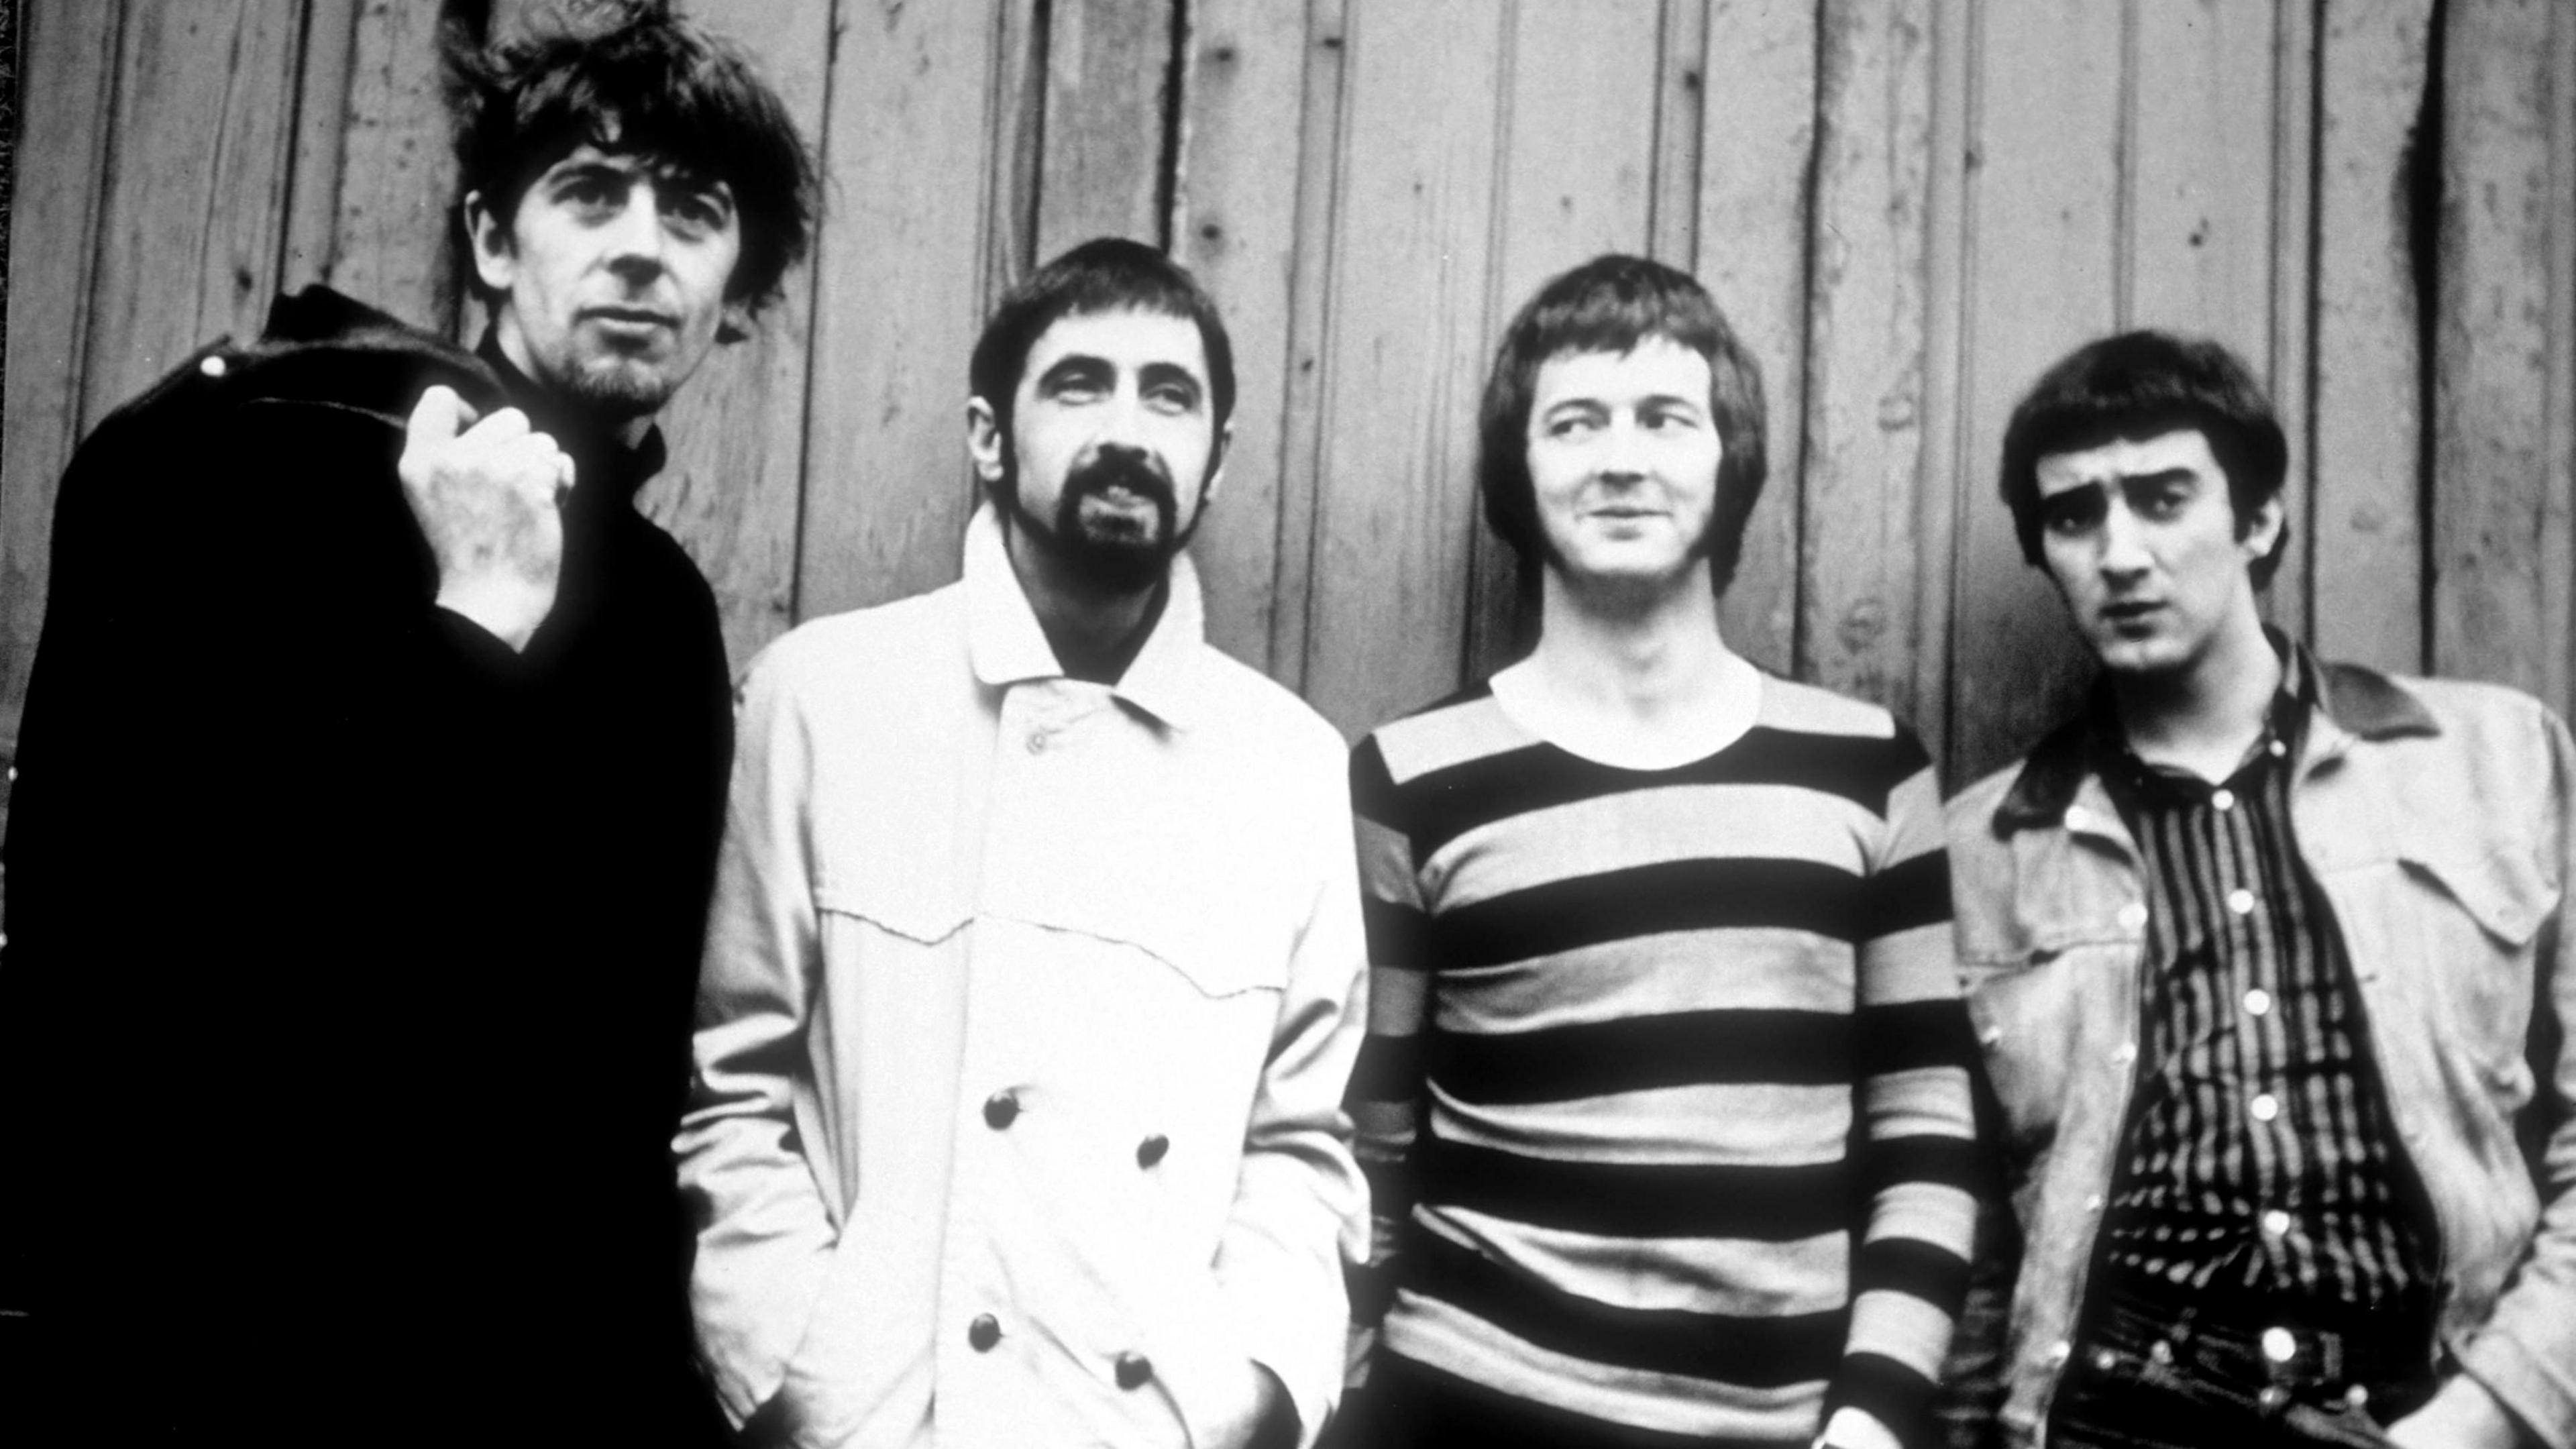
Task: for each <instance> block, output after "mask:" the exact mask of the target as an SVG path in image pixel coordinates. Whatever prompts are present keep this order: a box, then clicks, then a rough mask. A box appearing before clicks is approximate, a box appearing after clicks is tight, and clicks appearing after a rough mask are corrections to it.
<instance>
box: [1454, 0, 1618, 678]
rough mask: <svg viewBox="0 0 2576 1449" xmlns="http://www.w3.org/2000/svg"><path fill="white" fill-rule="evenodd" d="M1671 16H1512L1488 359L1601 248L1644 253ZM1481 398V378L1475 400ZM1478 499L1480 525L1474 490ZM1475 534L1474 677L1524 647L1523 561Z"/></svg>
mask: <svg viewBox="0 0 2576 1449" xmlns="http://www.w3.org/2000/svg"><path fill="white" fill-rule="evenodd" d="M1662 11H1663V7H1662V5H1661V4H1660V0H1618V3H1615V4H1592V5H1584V6H1553V5H1524V6H1521V7H1519V8H1518V10H1517V12H1516V13H1515V16H1514V24H1513V30H1512V34H1511V37H1510V52H1511V54H1510V60H1509V62H1508V65H1509V76H1508V79H1507V80H1506V82H1505V86H1506V89H1505V93H1504V94H1505V100H1504V105H1505V108H1506V118H1505V120H1504V123H1503V126H1504V129H1503V134H1502V136H1501V138H1500V147H1499V153H1498V155H1497V156H1496V162H1497V165H1498V166H1499V168H1500V170H1501V176H1502V189H1501V192H1500V194H1499V195H1498V196H1497V197H1496V206H1495V220H1494V236H1493V242H1492V246H1493V252H1494V259H1495V274H1494V280H1493V293H1492V300H1491V303H1490V307H1489V310H1488V313H1487V321H1486V326H1485V336H1486V338H1487V343H1486V347H1485V352H1484V355H1485V356H1486V357H1487V358H1489V359H1490V358H1491V357H1492V355H1493V344H1494V342H1495V341H1497V340H1499V339H1500V338H1501V336H1502V332H1503V328H1504V327H1505V326H1506V325H1507V324H1509V322H1510V321H1511V318H1512V315H1513V313H1515V312H1517V311H1518V310H1519V309H1520V307H1521V305H1522V304H1523V303H1524V302H1527V301H1528V300H1529V298H1530V295H1531V294H1532V293H1534V292H1536V291H1537V290H1538V289H1539V287H1540V286H1541V285H1543V284H1544V283H1545V282H1546V281H1547V279H1548V278H1550V277H1552V276H1554V275H1556V274H1557V273H1559V272H1562V271H1564V270H1565V269H1566V268H1568V267H1571V266H1573V265H1575V264H1576V263H1578V262H1582V261H1584V260H1586V259H1587V258H1590V257H1594V256H1598V255H1600V254H1601V253H1603V252H1629V253H1642V252H1645V251H1646V250H1648V248H1649V246H1650V245H1651V241H1650V237H1651V230H1650V229H1651V223H1652V212H1653V205H1654V176H1655V162H1656V150H1655V123H1656V119H1657V115H1658V113H1659V111H1660V110H1661V108H1662V99H1663V98H1662V86H1661V84H1660V78H1661V76H1662V73H1663V66H1662V34H1663V13H1662ZM1482 393H1483V377H1482V375H1481V374H1480V376H1479V377H1478V379H1477V386H1476V393H1475V396H1476V397H1478V398H1481V396H1482ZM1474 405H1475V404H1474V402H1473V401H1472V400H1471V402H1470V411H1471V413H1472V411H1473V408H1474ZM1472 426H1473V421H1472V417H1471V419H1470V427H1471V428H1472ZM1471 466H1472V465H1471ZM1470 504H1471V507H1470V512H1471V514H1472V515H1473V517H1474V519H1475V520H1481V518H1482V516H1483V508H1482V503H1481V500H1480V499H1479V498H1477V497H1476V495H1474V494H1473V492H1472V490H1471V493H1470ZM1469 526H1470V539H1471V547H1470V549H1469V553H1468V588H1469V593H1470V597H1471V599H1472V603H1471V605H1470V607H1469V610H1468V614H1467V638H1466V652H1465V655H1464V664H1463V667H1464V672H1465V673H1466V674H1467V675H1468V676H1470V677H1476V676H1481V675H1484V674H1488V673H1491V672H1492V671H1493V670H1495V669H1497V668H1499V667H1501V666H1502V665H1504V664H1506V663H1508V662H1510V660H1511V658H1512V656H1513V654H1514V652H1515V650H1514V647H1513V646H1514V636H1515V634H1516V633H1517V632H1519V631H1518V629H1516V623H1517V622H1521V621H1516V620H1515V618H1514V615H1515V614H1516V613H1517V607H1516V606H1517V604H1518V602H1519V599H1520V588H1521V585H1520V574H1521V559H1520V557H1519V556H1518V555H1517V554H1515V553H1514V552H1513V550H1512V548H1511V546H1510V545H1508V544H1506V543H1504V542H1503V541H1502V540H1501V539H1499V538H1496V537H1495V536H1494V534H1493V531H1492V530H1490V529H1488V528H1486V527H1484V526H1483V524H1482V523H1481V521H1475V522H1472V523H1471V524H1470V525H1469ZM1535 622H1536V621H1535V620H1531V621H1526V623H1525V624H1524V627H1526V626H1530V625H1534V624H1535Z"/></svg>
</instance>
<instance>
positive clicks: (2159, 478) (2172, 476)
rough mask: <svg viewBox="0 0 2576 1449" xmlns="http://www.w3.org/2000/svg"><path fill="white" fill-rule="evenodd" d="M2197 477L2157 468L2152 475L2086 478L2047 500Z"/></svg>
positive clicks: (2188, 471)
mask: <svg viewBox="0 0 2576 1449" xmlns="http://www.w3.org/2000/svg"><path fill="white" fill-rule="evenodd" d="M2197 476H2198V475H2197V474H2195V473H2194V472H2193V471H2192V470H2191V469H2189V468H2159V469H2157V470H2156V471H2155V472H2153V473H2114V474H2112V475H2111V476H2110V477H2108V478H2087V479H2085V480H2084V481H2083V482H2081V483H2077V484H2075V485H2073V486H2072V487H2067V488H2060V489H2058V490H2057V491H2056V492H2054V493H2051V494H2048V495H2047V496H2048V497H2049V498H2052V499H2055V498H2072V497H2075V496H2076V495H2077V494H2080V493H2098V492H2100V491H2102V490H2103V488H2105V487H2106V486H2107V487H2112V488H2117V489H2120V490H2121V491H2123V492H2126V491H2127V490H2129V489H2131V488H2153V487H2158V486H2160V485H2163V484H2167V483H2189V482H2191V481H2193V480H2194V479H2195V478H2196V477H2197Z"/></svg>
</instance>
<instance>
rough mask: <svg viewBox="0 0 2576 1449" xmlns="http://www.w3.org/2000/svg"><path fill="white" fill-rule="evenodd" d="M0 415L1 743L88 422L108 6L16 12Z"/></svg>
mask: <svg viewBox="0 0 2576 1449" xmlns="http://www.w3.org/2000/svg"><path fill="white" fill-rule="evenodd" d="M19 16H20V25H21V28H20V30H19V32H18V47H19V49H18V56H19V73H18V74H19V81H18V84H19V90H18V126H19V130H18V144H17V149H16V150H15V151H14V152H13V153H12V156H13V164H14V165H15V166H16V168H17V174H16V176H15V177H13V178H12V187H13V192H12V197H13V202H14V205H13V206H12V208H11V212H10V231H9V328H8V349H9V353H8V366H7V374H6V375H7V391H6V394H5V398H6V408H7V412H6V416H5V419H0V421H5V424H6V426H5V427H0V748H5V749H6V750H7V752H8V753H11V754H15V753H16V742H17V738H18V716H19V712H20V710H21V709H22V707H23V706H24V705H25V703H26V698H27V670H28V666H29V665H31V664H32V663H33V662H34V660H35V653H36V639H37V637H38V635H39V634H40V633H41V632H42V630H43V627H44V618H45V589H46V585H47V582H48V580H49V579H50V577H51V571H50V569H49V568H48V563H49V560H50V557H51V546H52V542H53V521H54V489H55V486H56V484H57V483H59V482H60V480H61V476H62V471H63V465H64V464H65V463H68V462H70V461H71V455H72V448H73V445H74V444H76V443H77V442H78V441H79V439H80V435H81V432H82V430H83V428H84V427H86V426H87V421H88V420H87V419H85V418H84V416H83V414H82V411H81V377H82V374H83V373H84V371H85V370H86V367H85V362H86V357H87V351H88V346H89V337H90V325H91V324H90V305H89V303H90V288H91V284H92V279H93V275H94V273H93V270H92V264H93V247H94V245H95V241H96V237H97V226H98V216H99V209H100V204H101V201H102V197H101V194H100V192H99V190H98V186H97V179H98V176H99V174H100V173H101V172H102V171H103V170H105V168H106V158H107V156H108V153H109V151H110V149H111V146H112V144H113V137H114V135H115V127H114V125H113V124H112V120H111V117H112V116H113V114H114V111H115V103H116V91H117V87H118V84H119V71H118V66H117V63H116V57H117V29H118V9H117V7H116V6H113V5H98V4H92V5H60V4H56V5H29V6H26V7H24V8H22V9H21V10H20V11H19Z"/></svg>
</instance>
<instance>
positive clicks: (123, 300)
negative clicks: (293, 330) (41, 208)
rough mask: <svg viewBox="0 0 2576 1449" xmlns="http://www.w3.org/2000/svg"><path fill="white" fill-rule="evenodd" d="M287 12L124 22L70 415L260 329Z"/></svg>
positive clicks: (137, 14)
mask: <svg viewBox="0 0 2576 1449" xmlns="http://www.w3.org/2000/svg"><path fill="white" fill-rule="evenodd" d="M301 12H302V6H301V5H300V4H299V3H298V0H205V3H200V4H188V5H148V4H147V5H138V6H135V7H134V8H133V9H132V10H131V11H130V12H129V13H128V15H127V16H126V23H125V27H124V34H123V36H122V37H121V40H122V44H121V47H120V51H119V54H118V57H117V66H118V72H119V77H120V83H119V85H118V86H117V91H116V109H115V112H114V120H113V122H112V124H113V126H114V128H115V144H114V147H113V149H112V152H111V154H110V158H109V165H108V171H107V175H106V176H105V178H104V179H103V183H102V184H103V185H104V187H105V192H106V196H105V203H104V207H103V210H102V212H101V216H100V228H99V242H98V247H99V250H98V259H97V265H96V270H95V271H94V272H93V273H92V274H91V276H92V285H91V292H90V308H91V324H92V327H93V331H92V333H91V340H90V350H89V355H88V358H87V364H88V365H87V369H86V376H85V377H84V378H83V380H82V409H83V415H84V417H86V418H88V419H91V420H95V419H96V418H97V417H98V416H99V415H101V414H102V413H104V412H106V411H107V409H109V408H111V407H114V406H115V405H116V404H118V403H120V402H122V401H124V400H125V399H126V398H128V397H130V396H132V395H133V394H134V393H135V392H136V391H137V390H139V389H140V388H142V387H143V385H144V384H146V383H148V382H150V381H152V379H153V378H155V377H157V376H159V375H160V374H161V373H162V372H163V371H165V370H166V369H168V367H169V366H170V365H171V364H172V363H173V362H175V361H177V360H178V359H179V358H181V357H184V356H186V355H187V354H188V353H189V352H191V351H193V350H195V348H196V347H197V346H198V344H200V343H203V342H207V341H211V340H212V339H214V338H215V337H217V336H220V335H222V334H225V333H231V334H233V335H235V336H239V337H244V338H248V337H252V336H256V335H257V334H258V332H259V327H260V323H261V322H262V321H263V320H264V319H265V317H266V316H267V312H268V304H269V301H270V298H271V295H272V293H274V291H275V290H276V287H277V279H278V257H279V254H280V249H281V242H282V239H283V236H284V231H285V225H284V205H285V200H286V190H287V181H288V177H289V175H290V173H291V170H292V165H293V161H292V150H293V141H294V130H293V124H292V123H293V117H294V113H295V85H296V76H297V65H296V60H297V45H298V38H299V34H300V32H301V30H302V21H303V16H302V13H301Z"/></svg>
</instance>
